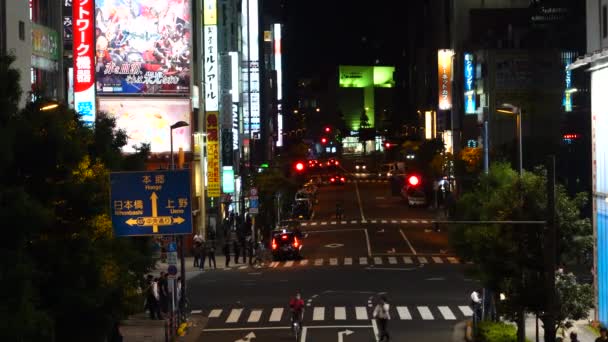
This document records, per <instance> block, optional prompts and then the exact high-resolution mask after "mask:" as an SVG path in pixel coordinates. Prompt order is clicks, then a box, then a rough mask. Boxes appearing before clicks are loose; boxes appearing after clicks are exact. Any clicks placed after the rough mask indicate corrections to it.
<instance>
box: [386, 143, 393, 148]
mask: <svg viewBox="0 0 608 342" xmlns="http://www.w3.org/2000/svg"><path fill="white" fill-rule="evenodd" d="M391 146H393V145H391V143H390V142H388V141H387V142H385V143H384V147H386V148H391Z"/></svg>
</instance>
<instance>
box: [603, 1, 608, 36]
mask: <svg viewBox="0 0 608 342" xmlns="http://www.w3.org/2000/svg"><path fill="white" fill-rule="evenodd" d="M602 37H603V38H606V37H608V8H606V5H604V6H602Z"/></svg>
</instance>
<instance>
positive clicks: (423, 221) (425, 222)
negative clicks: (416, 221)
mask: <svg viewBox="0 0 608 342" xmlns="http://www.w3.org/2000/svg"><path fill="white" fill-rule="evenodd" d="M420 222H421V223H424V224H427V223H429V221H427V220H420Z"/></svg>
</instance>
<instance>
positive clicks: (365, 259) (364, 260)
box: [359, 257, 367, 265]
mask: <svg viewBox="0 0 608 342" xmlns="http://www.w3.org/2000/svg"><path fill="white" fill-rule="evenodd" d="M359 264H360V265H367V258H366V257H360V258H359Z"/></svg>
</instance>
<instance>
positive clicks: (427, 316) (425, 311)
mask: <svg viewBox="0 0 608 342" xmlns="http://www.w3.org/2000/svg"><path fill="white" fill-rule="evenodd" d="M418 312H419V313H420V316H422V319H423V320H425V321H430V320H433V319H435V317H433V314H432V313H431V310H430V309H429V307H428V306H419V307H418Z"/></svg>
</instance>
